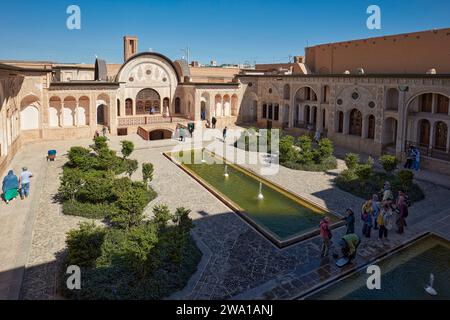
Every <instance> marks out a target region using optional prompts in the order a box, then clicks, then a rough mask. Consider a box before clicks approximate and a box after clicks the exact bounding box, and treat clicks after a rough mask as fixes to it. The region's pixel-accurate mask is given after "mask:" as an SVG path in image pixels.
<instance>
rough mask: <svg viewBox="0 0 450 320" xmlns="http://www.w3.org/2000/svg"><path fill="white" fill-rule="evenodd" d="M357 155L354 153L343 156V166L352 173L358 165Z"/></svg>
mask: <svg viewBox="0 0 450 320" xmlns="http://www.w3.org/2000/svg"><path fill="white" fill-rule="evenodd" d="M359 160H360V159H359V155H358V154H356V153H351V152H350V153H347V154H346V155H345V164H346V165H347V168H348V170H351V171H354V170H355V169H356V167H357V166H358V164H359Z"/></svg>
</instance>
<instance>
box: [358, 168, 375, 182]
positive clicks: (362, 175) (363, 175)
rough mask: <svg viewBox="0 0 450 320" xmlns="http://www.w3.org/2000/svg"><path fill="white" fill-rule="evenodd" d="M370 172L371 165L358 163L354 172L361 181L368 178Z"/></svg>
mask: <svg viewBox="0 0 450 320" xmlns="http://www.w3.org/2000/svg"><path fill="white" fill-rule="evenodd" d="M372 172H373V170H372V166H371V165H369V164H358V165H357V166H356V169H355V174H356V175H357V177H358V179H359V180H360V182H361V183H364V182H365V181H367V180H369V178H370V176H371V175H372Z"/></svg>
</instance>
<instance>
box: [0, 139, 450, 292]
mask: <svg viewBox="0 0 450 320" xmlns="http://www.w3.org/2000/svg"><path fill="white" fill-rule="evenodd" d="M109 138H110V141H109V144H110V147H111V148H112V149H115V150H118V151H119V150H120V141H121V140H123V137H117V136H111V137H109ZM126 139H127V140H130V141H132V142H134V144H135V151H134V153H133V158H135V159H137V160H138V161H139V163H143V162H151V163H153V164H154V169H155V171H154V179H153V181H152V182H151V187H152V188H153V189H154V190H155V191H156V192H157V193H158V197H157V198H156V199H155V200H153V201H152V202H151V203H150V204H149V205H148V207H147V208H146V209H145V214H146V215H147V216H149V217H150V216H151V214H152V208H153V206H154V205H156V204H161V203H165V204H167V205H169V207H170V209H172V210H173V209H175V208H177V207H181V206H183V207H186V208H188V209H190V210H192V212H191V218H192V219H193V220H194V225H195V227H194V229H193V230H192V236H193V238H194V239H195V241H196V243H197V246H198V247H199V248H200V250H201V251H202V253H203V257H202V260H201V262H200V264H199V265H198V268H197V271H196V273H195V274H194V275H193V276H192V277H191V279H190V280H189V282H188V284H187V286H186V287H185V288H184V289H183V290H181V291H179V292H176V293H174V294H173V295H172V296H170V297H168V298H169V299H258V298H260V299H295V298H298V297H299V296H301V295H303V294H304V293H305V292H308V291H310V290H312V289H313V288H315V287H318V286H320V285H322V284H324V283H327V282H330V281H331V280H333V279H335V278H338V277H340V276H342V275H343V274H345V273H348V272H349V271H351V270H353V269H356V268H358V267H360V266H363V265H365V264H366V263H368V262H370V261H372V260H373V259H375V258H376V257H378V256H380V255H382V254H384V253H386V252H389V251H390V250H392V249H394V248H396V247H398V246H401V245H402V244H405V243H407V242H409V241H411V240H412V239H414V238H415V237H417V236H419V235H421V234H423V233H424V232H433V233H436V234H438V235H440V236H442V237H444V238H446V239H449V240H450V215H449V212H450V190H449V189H448V188H446V187H445V186H441V184H442V183H439V181H438V178H436V179H435V180H436V182H438V184H435V183H433V182H430V181H425V180H418V181H416V182H417V183H418V184H419V185H420V186H421V188H422V190H423V191H424V193H425V196H426V197H425V199H424V200H422V201H420V202H418V203H416V204H414V205H413V206H412V207H411V208H410V214H409V218H408V227H407V229H406V232H405V234H403V235H398V234H395V233H392V234H391V235H390V236H389V239H388V240H384V241H379V240H378V239H376V238H375V237H374V236H372V239H368V240H367V239H365V238H364V239H362V245H361V246H360V249H359V250H358V255H357V258H356V259H355V261H354V263H353V264H351V265H348V266H347V267H345V268H343V269H339V268H337V267H336V266H335V260H334V259H333V258H331V256H330V257H326V258H321V257H320V246H321V239H320V237H318V236H316V237H312V238H310V239H307V240H304V241H301V242H299V243H296V244H293V245H291V246H288V247H286V248H284V249H279V248H277V247H276V246H274V245H273V244H272V243H271V242H270V241H269V240H268V239H266V238H265V237H264V236H262V235H261V234H260V233H259V232H258V231H256V230H255V229H254V228H253V227H252V226H250V225H249V224H247V223H246V222H245V221H244V220H243V219H242V218H241V217H239V216H238V215H237V214H236V213H234V212H233V211H232V210H231V209H230V208H228V207H227V206H226V205H225V204H223V202H221V201H219V200H218V199H217V198H216V197H215V196H214V195H213V194H212V193H210V192H209V191H207V190H206V189H205V188H204V187H202V186H201V185H200V184H199V183H197V182H196V181H195V180H194V179H192V178H191V177H190V176H189V175H187V174H186V173H185V172H183V171H182V170H180V169H179V168H177V167H176V165H175V164H174V163H172V162H171V161H169V160H168V159H167V158H166V157H164V155H163V153H164V152H169V151H171V150H172V148H173V147H174V146H175V145H177V144H179V142H178V141H175V140H160V141H145V140H142V139H141V138H140V137H139V136H137V135H129V136H127V137H126ZM91 142H92V141H91V140H90V139H85V140H76V141H54V142H38V143H34V144H29V145H27V146H25V147H24V148H22V149H21V150H20V151H19V152H18V153H17V155H16V156H15V157H14V159H13V161H12V163H11V165H10V167H11V168H12V169H14V171H15V172H20V169H21V168H22V167H23V166H28V168H29V169H30V171H32V172H33V173H34V178H33V180H32V185H31V196H30V197H29V198H28V199H26V200H23V201H21V200H15V201H13V202H11V203H10V204H9V205H6V204H5V203H4V202H2V203H1V204H0V223H1V225H2V226H3V228H2V233H1V235H0V298H1V299H17V298H20V299H27V300H30V299H62V298H63V297H61V296H60V295H59V292H58V290H57V288H58V286H59V285H60V283H61V281H62V279H61V278H60V276H59V275H60V269H61V265H62V260H63V256H64V254H65V240H66V234H67V232H68V231H69V230H71V229H75V228H77V226H78V224H79V223H80V222H85V221H88V219H85V218H80V217H73V216H67V215H63V214H62V210H61V205H60V204H59V203H58V202H57V201H56V200H55V196H56V195H57V193H58V187H59V183H60V180H59V176H60V174H61V173H62V166H63V165H64V163H65V162H66V161H67V158H66V156H65V154H66V152H67V151H68V149H69V148H70V147H72V146H88V145H89V144H91ZM186 143H189V141H187V142H186ZM211 144H220V145H222V142H221V141H219V140H216V141H213V142H212V143H211ZM205 146H206V145H205ZM210 147H214V145H211V146H210ZM227 148H228V149H233V148H234V146H233V145H232V144H230V145H228V146H227ZM48 149H56V150H57V151H58V156H57V159H56V161H55V162H47V161H46V158H45V156H46V150H48ZM219 149H220V148H216V150H219ZM223 155H224V156H227V155H229V153H228V152H227V153H226V154H223ZM265 165H267V163H265V162H264V161H261V163H260V164H256V165H244V167H246V168H247V169H249V170H252V171H254V172H258V171H259V170H260V169H261V167H263V166H265ZM344 168H345V163H344V162H343V161H342V160H338V168H337V169H335V170H329V171H326V172H319V173H318V172H306V171H297V170H292V169H288V168H285V167H282V166H281V167H280V169H279V172H278V173H277V174H276V175H273V176H267V177H266V178H267V179H268V180H270V181H272V182H274V183H276V184H278V185H281V186H282V187H283V188H285V189H287V190H288V191H290V192H292V193H294V194H297V195H299V196H301V197H304V198H306V199H308V200H310V201H312V202H313V203H317V204H318V205H320V206H323V207H325V208H327V209H328V210H329V211H331V212H336V213H338V214H341V215H342V214H343V213H344V211H345V209H347V208H351V209H353V211H354V212H356V213H359V211H360V207H361V205H362V203H363V201H364V199H361V198H358V197H355V196H353V195H351V194H349V193H347V192H344V191H342V190H340V189H338V188H337V187H335V186H334V184H333V180H334V178H335V177H336V175H337V174H338V173H339V172H340V171H342V170H343V169H344ZM140 175H141V172H140V170H137V171H136V172H135V173H134V174H133V176H132V179H136V180H137V179H141V178H142V177H141V176H140ZM420 175H421V176H422V175H425V176H426V172H422V173H421V174H420ZM428 180H430V179H428ZM431 180H433V179H431ZM356 221H357V224H356V228H355V229H356V232H357V233H359V234H360V230H361V226H360V219H359V216H358V214H357V218H356ZM344 232H345V227H341V228H338V229H337V230H336V231H334V237H333V238H334V239H339V236H340V235H342V234H343V233H344Z"/></svg>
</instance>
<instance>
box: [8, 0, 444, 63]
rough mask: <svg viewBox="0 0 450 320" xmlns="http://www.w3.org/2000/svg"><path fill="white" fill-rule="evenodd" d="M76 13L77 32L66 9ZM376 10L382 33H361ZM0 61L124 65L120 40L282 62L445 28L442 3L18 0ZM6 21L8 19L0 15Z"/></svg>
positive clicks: (173, 54)
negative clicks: (307, 51)
mask: <svg viewBox="0 0 450 320" xmlns="http://www.w3.org/2000/svg"><path fill="white" fill-rule="evenodd" d="M71 4H76V5H78V6H80V8H81V23H82V26H81V27H82V28H81V30H68V29H67V28H66V20H67V18H68V14H67V13H66V9H67V7H68V6H69V5H71ZM371 4H376V5H379V6H380V7H381V13H382V29H381V30H369V29H367V27H366V20H367V17H368V15H367V14H366V9H367V7H368V6H369V5H371ZM0 8H1V10H0V12H2V14H1V18H0V40H1V45H0V59H16V60H24V59H25V60H48V61H58V62H80V63H93V61H94V59H95V55H98V56H99V57H101V58H103V59H106V60H107V61H108V62H116V63H120V62H122V55H123V52H122V51H123V50H122V37H123V35H125V34H130V35H137V36H138V37H139V51H147V50H149V49H150V48H151V49H152V50H153V51H157V52H160V53H162V54H165V55H167V56H168V57H170V58H172V59H179V58H181V56H182V55H183V53H182V51H181V50H180V49H181V48H184V47H186V46H189V47H190V48H191V60H199V61H200V62H203V63H207V62H209V61H210V60H211V59H215V60H217V61H218V62H219V63H238V62H244V61H249V62H251V63H253V62H255V61H256V62H258V63H263V62H266V63H270V62H284V61H287V60H288V56H289V55H302V54H303V53H304V47H306V46H307V44H309V45H314V44H320V43H327V42H333V41H344V40H350V39H358V38H366V37H374V36H380V35H387V34H396V33H404V32H413V31H421V30H428V29H433V28H446V27H450V1H448V0H384V1H382V0H370V1H366V0H345V1H344V0H333V1H331V0H322V1H321V0H316V1H310V0H309V1H303V0H209V1H207V0H128V1H125V0H109V1H107V0H70V1H66V0H39V1H36V0H16V1H2V4H1V7H0ZM5 13H7V14H5Z"/></svg>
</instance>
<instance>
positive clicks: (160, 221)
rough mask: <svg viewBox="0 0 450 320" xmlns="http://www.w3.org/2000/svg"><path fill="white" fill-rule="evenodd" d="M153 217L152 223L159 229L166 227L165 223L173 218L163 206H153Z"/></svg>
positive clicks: (166, 207)
mask: <svg viewBox="0 0 450 320" xmlns="http://www.w3.org/2000/svg"><path fill="white" fill-rule="evenodd" d="M153 215H154V218H153V221H154V223H155V224H156V225H157V227H158V228H159V229H162V228H165V227H167V223H168V222H169V221H170V220H172V218H173V216H172V213H171V212H170V210H169V207H168V206H167V205H165V204H161V205H156V206H154V207H153Z"/></svg>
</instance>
